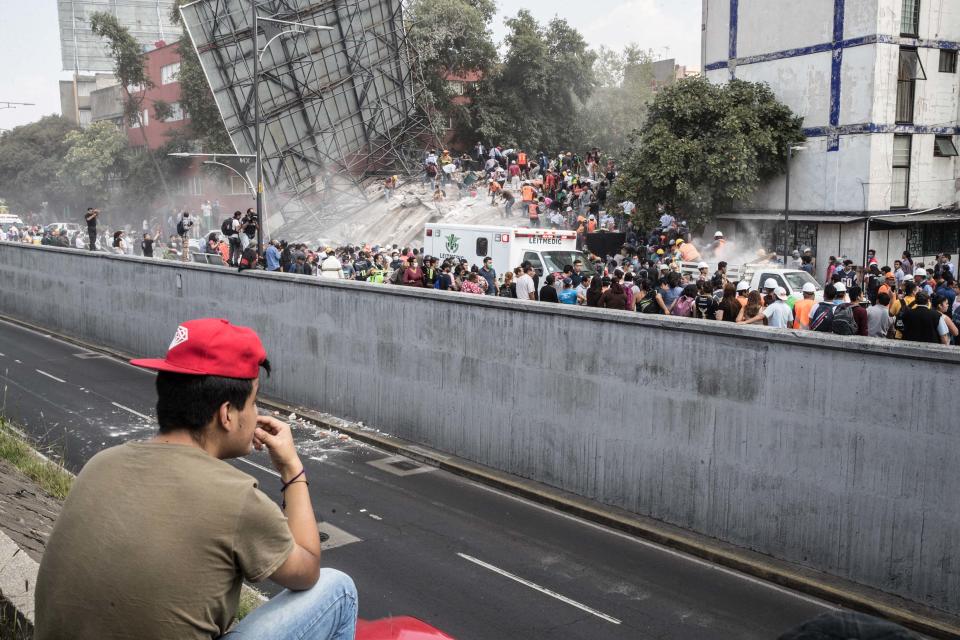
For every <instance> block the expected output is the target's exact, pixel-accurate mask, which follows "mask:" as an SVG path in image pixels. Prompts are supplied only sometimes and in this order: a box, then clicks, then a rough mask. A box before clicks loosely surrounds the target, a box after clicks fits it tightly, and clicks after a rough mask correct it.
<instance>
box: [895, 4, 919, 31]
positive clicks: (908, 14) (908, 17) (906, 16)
mask: <svg viewBox="0 0 960 640" xmlns="http://www.w3.org/2000/svg"><path fill="white" fill-rule="evenodd" d="M919 34H920V0H903V13H902V14H901V15H900V35H901V36H912V37H914V38H916V37H917V36H918V35H919Z"/></svg>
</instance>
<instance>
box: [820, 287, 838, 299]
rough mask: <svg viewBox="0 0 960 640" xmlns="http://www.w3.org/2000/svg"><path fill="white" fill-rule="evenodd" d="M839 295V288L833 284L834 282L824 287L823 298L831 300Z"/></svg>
mask: <svg viewBox="0 0 960 640" xmlns="http://www.w3.org/2000/svg"><path fill="white" fill-rule="evenodd" d="M836 297H837V288H836V287H835V286H833V283H830V284H828V285H827V286H825V287H824V288H823V299H824V300H826V301H827V302H829V301H830V300H833V299H834V298H836Z"/></svg>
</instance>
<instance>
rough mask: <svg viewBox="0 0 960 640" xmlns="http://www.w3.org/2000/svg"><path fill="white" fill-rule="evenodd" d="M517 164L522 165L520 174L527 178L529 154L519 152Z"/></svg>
mask: <svg viewBox="0 0 960 640" xmlns="http://www.w3.org/2000/svg"><path fill="white" fill-rule="evenodd" d="M517 164H518V165H520V172H521V173H522V174H523V177H524V178H526V177H528V176H529V174H528V173H527V170H528V167H527V152H526V151H518V152H517Z"/></svg>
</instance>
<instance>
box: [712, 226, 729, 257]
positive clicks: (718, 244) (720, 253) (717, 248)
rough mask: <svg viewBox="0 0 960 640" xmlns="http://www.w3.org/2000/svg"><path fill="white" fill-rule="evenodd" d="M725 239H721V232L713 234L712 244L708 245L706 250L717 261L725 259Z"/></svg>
mask: <svg viewBox="0 0 960 640" xmlns="http://www.w3.org/2000/svg"><path fill="white" fill-rule="evenodd" d="M726 249H727V239H726V238H724V237H723V231H717V232H716V233H715V234H713V242H711V243H710V246H709V247H708V250H709V251H710V252H711V253H712V254H713V257H714V258H716V259H717V260H723V259H725V258H726Z"/></svg>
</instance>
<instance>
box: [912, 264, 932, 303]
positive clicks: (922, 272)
mask: <svg viewBox="0 0 960 640" xmlns="http://www.w3.org/2000/svg"><path fill="white" fill-rule="evenodd" d="M913 281H914V282H916V283H917V287H918V288H919V289H920V290H921V291H923V292H924V293H925V294H927V295H928V296H932V295H933V287H931V286H930V285H929V284H928V283H927V270H926V269H924V268H922V267H918V268H917V270H916V271H914V272H913Z"/></svg>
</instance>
